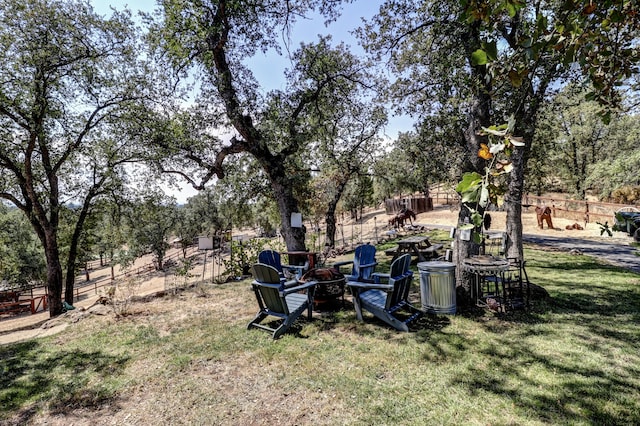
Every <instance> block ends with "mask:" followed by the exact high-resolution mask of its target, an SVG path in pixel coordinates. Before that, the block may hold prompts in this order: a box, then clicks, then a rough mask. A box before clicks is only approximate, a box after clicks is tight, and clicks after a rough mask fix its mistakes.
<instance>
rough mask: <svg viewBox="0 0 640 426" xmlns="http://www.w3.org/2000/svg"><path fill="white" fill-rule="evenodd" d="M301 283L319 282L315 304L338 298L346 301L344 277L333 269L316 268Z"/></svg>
mask: <svg viewBox="0 0 640 426" xmlns="http://www.w3.org/2000/svg"><path fill="white" fill-rule="evenodd" d="M300 281H302V282H307V281H317V282H318V284H316V290H315V293H314V297H313V299H314V303H316V304H319V303H325V302H328V301H331V300H333V299H337V298H338V297H342V298H343V301H344V286H345V283H346V280H345V278H344V275H343V274H341V273H340V272H338V271H337V270H335V269H332V268H315V269H311V270H310V271H308V272H307V273H306V274H304V275H303V276H302V278H300Z"/></svg>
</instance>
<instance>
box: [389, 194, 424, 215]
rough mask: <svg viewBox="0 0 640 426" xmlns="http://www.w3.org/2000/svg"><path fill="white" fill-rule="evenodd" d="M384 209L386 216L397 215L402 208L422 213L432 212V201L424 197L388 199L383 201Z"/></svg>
mask: <svg viewBox="0 0 640 426" xmlns="http://www.w3.org/2000/svg"><path fill="white" fill-rule="evenodd" d="M384 208H385V212H386V213H387V214H397V213H398V212H400V210H402V209H403V208H407V209H409V210H413V211H414V212H415V213H424V212H428V211H431V210H433V200H432V199H431V198H426V197H410V198H390V199H386V200H384Z"/></svg>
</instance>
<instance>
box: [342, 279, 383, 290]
mask: <svg viewBox="0 0 640 426" xmlns="http://www.w3.org/2000/svg"><path fill="white" fill-rule="evenodd" d="M347 285H348V286H349V287H355V288H361V289H365V290H393V286H392V285H389V284H380V283H362V282H359V281H349V282H347Z"/></svg>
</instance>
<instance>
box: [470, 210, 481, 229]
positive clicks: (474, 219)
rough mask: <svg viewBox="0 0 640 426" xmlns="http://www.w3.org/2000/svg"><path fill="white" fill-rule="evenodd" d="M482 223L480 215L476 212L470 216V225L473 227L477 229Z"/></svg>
mask: <svg viewBox="0 0 640 426" xmlns="http://www.w3.org/2000/svg"><path fill="white" fill-rule="evenodd" d="M482 222H483V218H482V215H481V214H480V213H478V212H473V214H472V215H471V223H473V226H475V227H476V228H479V227H480V226H482Z"/></svg>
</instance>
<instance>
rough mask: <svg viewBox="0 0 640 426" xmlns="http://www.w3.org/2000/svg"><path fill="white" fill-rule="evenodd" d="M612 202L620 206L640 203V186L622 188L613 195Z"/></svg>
mask: <svg viewBox="0 0 640 426" xmlns="http://www.w3.org/2000/svg"><path fill="white" fill-rule="evenodd" d="M611 201H612V202H614V203H619V204H638V203H640V186H631V185H628V186H622V187H620V188H617V189H615V190H614V191H613V192H612V193H611Z"/></svg>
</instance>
